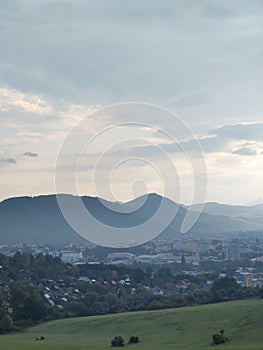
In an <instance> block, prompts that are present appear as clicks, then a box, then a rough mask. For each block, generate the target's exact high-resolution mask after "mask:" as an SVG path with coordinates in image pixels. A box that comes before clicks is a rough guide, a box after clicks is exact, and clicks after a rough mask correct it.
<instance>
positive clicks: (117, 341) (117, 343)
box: [111, 335, 124, 348]
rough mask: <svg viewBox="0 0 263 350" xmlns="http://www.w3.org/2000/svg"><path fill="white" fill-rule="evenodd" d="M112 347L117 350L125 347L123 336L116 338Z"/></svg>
mask: <svg viewBox="0 0 263 350" xmlns="http://www.w3.org/2000/svg"><path fill="white" fill-rule="evenodd" d="M111 346H113V347H116V348H118V347H121V346H124V339H123V338H122V336H120V335H118V336H116V337H114V338H113V339H112V341H111Z"/></svg>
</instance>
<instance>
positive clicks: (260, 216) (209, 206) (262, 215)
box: [197, 202, 263, 225]
mask: <svg viewBox="0 0 263 350" xmlns="http://www.w3.org/2000/svg"><path fill="white" fill-rule="evenodd" d="M198 206H201V204H199V205H197V207H198ZM203 213H206V214H210V215H223V216H228V217H231V218H235V219H241V220H244V221H250V222H254V223H260V224H262V225H263V204H259V205H254V206H245V205H229V204H220V203H217V202H208V203H206V204H205V205H204V208H203Z"/></svg>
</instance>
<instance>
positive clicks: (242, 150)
mask: <svg viewBox="0 0 263 350" xmlns="http://www.w3.org/2000/svg"><path fill="white" fill-rule="evenodd" d="M232 154H238V155H241V156H248V157H251V156H255V155H257V151H256V150H254V149H251V148H247V147H243V148H240V149H237V150H236V151H233V152H232Z"/></svg>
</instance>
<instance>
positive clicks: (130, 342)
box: [129, 336, 140, 344]
mask: <svg viewBox="0 0 263 350" xmlns="http://www.w3.org/2000/svg"><path fill="white" fill-rule="evenodd" d="M139 341H140V340H139V337H136V336H131V337H130V340H129V344H137V343H139Z"/></svg>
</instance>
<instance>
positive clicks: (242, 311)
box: [0, 300, 263, 350]
mask: <svg viewBox="0 0 263 350" xmlns="http://www.w3.org/2000/svg"><path fill="white" fill-rule="evenodd" d="M221 329H224V330H225V336H227V337H228V338H229V339H230V342H229V343H227V344H223V345H218V346H216V347H212V346H211V342H212V334H214V333H218V332H219V331H220V330H221ZM115 335H121V336H122V337H123V338H124V339H125V341H128V340H129V336H131V335H137V336H139V337H140V339H141V342H140V343H139V344H134V345H125V348H132V349H138V350H142V349H143V350H163V349H167V350H169V349H173V350H174V349H180V350H181V349H184V350H188V349H189V350H190V349H191V350H196V349H211V348H212V349H214V348H217V349H221V348H222V349H224V350H236V349H239V350H241V349H244V350H259V349H260V350H262V349H263V300H244V301H236V302H226V303H220V304H212V305H203V306H192V307H185V308H178V309H169V310H161V311H145V312H133V313H122V314H117V315H107V316H96V317H83V318H72V319H65V320H59V321H52V322H47V323H45V324H41V325H38V326H36V327H32V328H30V329H27V330H26V331H24V332H22V333H16V334H8V335H2V336H0V349H3V350H30V349H34V350H35V349H43V350H45V349H48V350H53V349H54V350H80V349H81V350H84V349H85V350H88V349H90V350H105V349H109V348H110V340H111V339H112V338H113V337H114V336H115ZM40 336H44V337H45V340H43V341H36V338H37V337H40Z"/></svg>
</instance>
